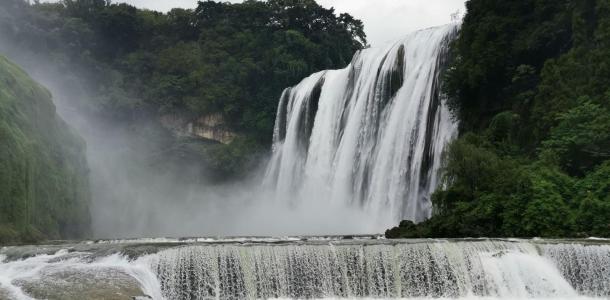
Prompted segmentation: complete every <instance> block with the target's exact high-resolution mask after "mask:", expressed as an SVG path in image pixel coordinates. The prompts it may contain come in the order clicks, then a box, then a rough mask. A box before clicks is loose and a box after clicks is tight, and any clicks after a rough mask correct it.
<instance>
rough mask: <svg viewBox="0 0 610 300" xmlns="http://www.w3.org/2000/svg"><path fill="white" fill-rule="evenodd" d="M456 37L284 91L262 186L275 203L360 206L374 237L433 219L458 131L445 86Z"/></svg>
mask: <svg viewBox="0 0 610 300" xmlns="http://www.w3.org/2000/svg"><path fill="white" fill-rule="evenodd" d="M457 30H458V25H456V24H452V25H446V26H443V27H438V28H431V29H427V30H422V31H418V32H415V33H413V34H411V35H409V36H407V37H406V38H405V39H403V40H401V41H399V42H398V43H396V44H394V45H391V46H388V47H387V48H385V49H366V50H363V51H361V52H359V53H357V54H356V55H355V57H354V58H353V60H352V62H351V64H350V65H349V66H348V67H347V68H345V69H342V70H329V71H323V72H319V73H316V74H313V75H311V76H310V77H308V78H306V79H304V80H303V81H302V82H301V83H299V84H298V85H297V86H295V87H291V88H288V89H286V90H285V91H284V93H283V94H282V96H281V98H280V102H279V105H278V112H277V118H276V124H275V129H274V133H273V156H272V158H271V161H270V163H269V165H268V169H267V173H266V178H265V184H266V186H269V187H271V188H272V189H273V191H274V195H275V198H276V201H292V202H294V203H299V202H304V201H307V202H313V201H319V202H320V205H321V207H323V206H324V205H329V204H331V203H334V204H337V203H339V204H343V205H345V206H349V207H359V208H361V209H362V210H363V211H365V212H366V213H367V215H368V216H370V217H371V218H373V219H375V220H376V228H375V230H379V229H383V228H388V227H389V226H391V225H395V224H396V223H397V222H398V221H400V220H403V219H409V220H413V221H416V222H419V221H423V220H425V219H427V218H429V217H430V215H431V210H432V207H431V201H430V199H429V198H430V195H431V193H432V192H433V191H434V189H435V188H436V187H437V186H438V182H439V178H438V177H439V175H438V170H439V168H440V166H441V165H440V162H441V155H442V152H443V149H444V147H445V146H446V144H447V143H448V142H449V141H450V140H451V139H452V138H453V137H454V136H455V135H456V132H457V123H456V121H454V120H452V118H451V116H450V112H449V110H448V108H447V106H446V105H445V101H444V100H445V99H444V98H443V94H442V93H441V82H440V74H441V71H442V70H443V67H444V66H445V65H446V59H447V56H448V55H447V54H448V53H447V52H448V48H449V47H448V46H449V43H450V42H451V41H452V40H453V38H454V37H455V35H456V34H457Z"/></svg>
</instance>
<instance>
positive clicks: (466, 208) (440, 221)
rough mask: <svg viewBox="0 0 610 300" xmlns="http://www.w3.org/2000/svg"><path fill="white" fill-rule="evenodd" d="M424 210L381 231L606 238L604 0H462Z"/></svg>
mask: <svg viewBox="0 0 610 300" xmlns="http://www.w3.org/2000/svg"><path fill="white" fill-rule="evenodd" d="M467 8H468V11H467V14H466V16H465V18H464V21H463V25H462V29H461V32H460V35H459V38H458V40H457V41H456V42H455V43H454V45H453V63H452V65H451V67H450V68H449V70H448V71H447V74H446V76H445V88H446V91H447V93H448V95H449V96H450V101H451V106H452V107H453V109H454V112H455V113H456V116H457V117H459V119H460V124H461V134H460V138H459V139H458V140H457V141H455V142H454V143H453V144H452V145H451V146H450V149H449V151H448V153H447V154H446V155H447V157H446V161H445V165H446V166H445V186H444V187H443V188H441V189H440V190H439V191H437V192H436V194H435V195H434V197H433V203H434V207H435V215H434V216H433V217H432V219H431V220H429V221H427V222H424V223H422V224H419V225H414V224H412V223H410V222H408V221H406V222H403V223H401V226H400V227H397V228H394V229H392V230H390V231H388V232H387V235H388V236H389V237H465V236H471V237H480V236H488V237H499V236H504V237H511V236H519V237H533V236H544V237H568V236H569V237H581V236H610V85H609V83H610V1H608V0H583V1H581V0H559V1H558V0H553V1H547V0H523V1H504V0H494V1H489V0H470V1H468V2H467Z"/></svg>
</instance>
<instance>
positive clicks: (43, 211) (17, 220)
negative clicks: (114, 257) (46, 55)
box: [0, 56, 89, 244]
mask: <svg viewBox="0 0 610 300" xmlns="http://www.w3.org/2000/svg"><path fill="white" fill-rule="evenodd" d="M88 232H89V183H88V169H87V162H86V159H85V144H84V142H83V141H82V140H81V139H80V138H79V137H78V136H77V135H75V134H74V133H73V131H72V130H71V129H70V128H69V127H68V126H67V125H66V124H65V123H64V122H63V121H62V120H61V118H60V117H59V116H58V115H57V114H56V112H55V106H54V105H53V102H52V101H51V94H50V93H49V92H48V91H47V90H46V89H45V88H43V87H42V86H40V85H39V84H37V83H36V82H34V81H33V80H32V79H31V78H30V77H29V76H28V75H27V74H26V73H24V72H23V71H22V70H21V69H20V68H19V67H17V66H16V65H14V64H13V63H11V62H10V61H8V60H7V59H6V58H5V57H3V56H0V244H3V243H15V242H34V241H36V240H38V239H67V238H82V237H85V236H86V235H87V234H88Z"/></svg>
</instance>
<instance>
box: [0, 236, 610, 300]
mask: <svg viewBox="0 0 610 300" xmlns="http://www.w3.org/2000/svg"><path fill="white" fill-rule="evenodd" d="M609 242H610V241H608V240H604V241H593V240H581V241H554V240H486V239H474V240H384V239H376V238H373V239H371V238H368V239H363V238H355V239H337V238H286V239H263V238H260V239H224V240H216V239H192V240H186V241H180V240H150V239H148V240H139V241H138V240H130V241H99V242H85V243H79V244H75V245H48V246H38V247H32V246H23V247H5V248H0V299H18V300H23V299H27V300H30V299H131V298H132V297H135V299H151V298H152V299H155V300H161V299H168V300H169V299H184V300H195V299H269V298H280V299H321V298H323V299H336V298H341V299H368V298H375V299H383V298H406V299H608V297H610V271H609V270H610V244H609Z"/></svg>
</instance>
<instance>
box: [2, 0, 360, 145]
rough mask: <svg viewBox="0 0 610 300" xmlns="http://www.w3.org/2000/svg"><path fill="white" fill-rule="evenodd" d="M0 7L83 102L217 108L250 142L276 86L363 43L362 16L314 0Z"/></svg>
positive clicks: (123, 112) (124, 113)
mask: <svg viewBox="0 0 610 300" xmlns="http://www.w3.org/2000/svg"><path fill="white" fill-rule="evenodd" d="M0 16H1V17H0V28H1V29H0V30H2V31H4V32H2V35H4V36H5V37H7V39H8V40H9V41H11V42H12V43H13V44H14V45H15V46H16V48H18V49H20V50H22V51H24V50H25V49H29V50H32V51H34V52H35V53H36V54H39V55H40V54H41V55H44V56H45V57H47V58H48V59H49V60H50V61H49V62H50V63H54V64H57V65H59V68H60V69H64V70H66V71H67V72H76V76H74V77H75V78H74V79H75V80H76V82H77V85H79V86H82V87H85V88H87V89H90V90H92V91H93V94H94V97H93V99H92V101H90V102H89V103H87V105H89V107H88V108H89V109H91V110H96V111H99V112H102V113H105V114H106V115H108V116H112V117H119V118H123V119H124V118H131V117H133V116H134V115H141V114H142V113H144V112H146V113H152V114H164V113H183V114H187V115H191V116H193V117H198V116H200V115H201V114H210V113H222V114H223V115H224V116H225V117H227V118H228V119H229V121H230V123H231V124H230V125H232V127H233V129H234V130H239V131H242V132H244V133H246V134H247V135H248V136H250V137H253V138H254V139H256V140H257V141H259V142H267V141H268V140H269V139H270V137H271V132H272V127H273V122H274V117H275V108H276V107H277V101H278V98H279V96H280V94H281V91H282V90H283V89H284V88H286V87H288V86H290V85H294V84H296V83H298V81H300V80H301V79H302V78H304V77H306V76H307V75H309V74H311V73H312V72H315V71H319V70H322V69H327V68H338V67H343V66H345V65H347V63H349V61H350V60H351V57H352V56H353V54H354V53H355V51H357V50H359V49H361V48H363V47H364V46H365V44H366V38H365V34H364V31H363V25H362V22H360V21H359V20H356V19H354V18H353V17H351V16H350V15H348V14H339V15H336V14H335V12H334V10H333V9H325V8H323V7H321V6H320V5H318V4H317V3H316V2H315V1H314V0H268V1H255V0H247V1H244V2H243V3H238V4H231V3H229V2H225V3H221V2H215V1H201V2H199V4H198V6H197V8H196V9H194V10H185V9H178V8H176V9H173V10H171V11H169V12H168V13H160V12H154V11H149V10H141V9H137V8H135V7H133V6H130V5H127V4H112V3H111V2H110V1H106V0H63V1H60V3H54V4H50V3H42V4H34V5H28V4H27V3H25V2H24V1H23V0H7V3H3V4H2V5H0ZM71 70H77V71H71ZM79 81H80V83H78V82H79ZM262 83H264V84H262Z"/></svg>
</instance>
